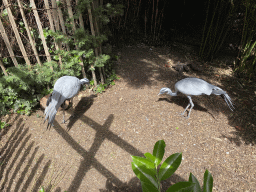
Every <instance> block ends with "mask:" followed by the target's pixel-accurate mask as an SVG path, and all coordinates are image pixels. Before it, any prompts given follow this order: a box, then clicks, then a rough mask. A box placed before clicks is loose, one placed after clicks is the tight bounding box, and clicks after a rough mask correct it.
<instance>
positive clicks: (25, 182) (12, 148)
mask: <svg viewBox="0 0 256 192" xmlns="http://www.w3.org/2000/svg"><path fill="white" fill-rule="evenodd" d="M17 118H18V117H17ZM16 120H17V126H16V128H15V129H14V131H13V132H12V133H11V135H10V137H9V138H8V140H7V141H6V143H5V145H4V146H3V147H2V148H1V151H0V154H1V157H0V164H1V166H0V183H1V186H0V189H1V191H3V190H4V191H14V192H20V191H22V192H26V191H27V190H28V189H29V187H30V186H31V185H33V189H32V191H38V190H39V188H40V186H41V185H42V182H43V180H44V178H45V176H46V174H47V172H48V169H49V166H50V164H51V161H50V160H49V161H48V162H47V163H46V164H45V165H44V167H43V171H42V172H41V173H40V174H39V176H38V175H37V174H38V170H39V168H40V167H41V166H43V160H44V158H45V155H44V154H42V155H41V156H40V157H39V158H38V159H37V161H36V163H35V164H33V162H34V161H35V159H36V158H37V156H38V151H39V147H35V142H34V141H32V142H30V140H31V134H29V128H25V127H24V123H23V122H22V119H21V118H20V119H15V121H16ZM36 177H37V178H36ZM34 180H36V182H35V183H33V181H34Z"/></svg>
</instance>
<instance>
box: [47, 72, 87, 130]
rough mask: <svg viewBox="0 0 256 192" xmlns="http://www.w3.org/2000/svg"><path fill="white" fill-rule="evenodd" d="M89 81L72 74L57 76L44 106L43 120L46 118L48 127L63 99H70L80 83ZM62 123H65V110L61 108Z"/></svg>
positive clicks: (79, 86) (75, 93)
mask: <svg viewBox="0 0 256 192" xmlns="http://www.w3.org/2000/svg"><path fill="white" fill-rule="evenodd" d="M89 83H90V81H89V80H88V79H86V78H84V79H81V80H79V79H78V78H76V77H73V76H63V77H61V78H59V79H58V80H57V81H56V83H55V84H54V88H53V92H52V94H51V96H50V97H49V98H48V100H47V103H46V106H47V107H46V108H45V111H44V114H45V120H44V122H45V121H46V120H47V119H48V118H49V120H48V125H47V129H48V127H49V128H50V127H51V126H52V125H53V121H54V119H55V115H56V113H57V111H58V109H59V107H60V106H61V105H62V104H63V103H64V102H65V100H68V99H72V98H73V97H74V96H76V95H77V94H78V92H79V90H80V88H81V85H84V84H89ZM63 123H65V111H64V109H63Z"/></svg>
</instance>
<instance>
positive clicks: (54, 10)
mask: <svg viewBox="0 0 256 192" xmlns="http://www.w3.org/2000/svg"><path fill="white" fill-rule="evenodd" d="M52 15H53V18H54V21H55V28H56V31H59V30H60V22H59V19H58V14H57V4H56V1H55V0H52Z"/></svg>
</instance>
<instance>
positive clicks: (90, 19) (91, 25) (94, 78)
mask: <svg viewBox="0 0 256 192" xmlns="http://www.w3.org/2000/svg"><path fill="white" fill-rule="evenodd" d="M87 9H88V13H89V21H90V27H91V33H92V35H93V36H95V31H94V27H93V19H92V10H91V6H90V5H88V8H87ZM91 68H92V69H95V68H94V66H93V65H91ZM92 77H93V80H94V85H96V86H97V80H96V75H95V72H94V70H92Z"/></svg>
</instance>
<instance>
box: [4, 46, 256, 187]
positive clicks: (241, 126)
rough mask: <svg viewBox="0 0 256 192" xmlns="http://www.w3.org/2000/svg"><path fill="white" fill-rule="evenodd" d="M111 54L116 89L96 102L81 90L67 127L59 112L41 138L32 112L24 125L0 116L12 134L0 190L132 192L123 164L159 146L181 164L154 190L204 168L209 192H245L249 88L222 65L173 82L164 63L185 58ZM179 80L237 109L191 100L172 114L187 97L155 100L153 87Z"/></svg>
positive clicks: (151, 51) (133, 182)
mask: <svg viewBox="0 0 256 192" xmlns="http://www.w3.org/2000/svg"><path fill="white" fill-rule="evenodd" d="M120 53H121V58H120V60H119V61H118V63H117V74H118V75H119V76H120V79H119V80H118V81H116V85H115V86H113V87H111V88H109V89H108V90H107V91H106V92H105V93H103V94H100V95H98V96H97V97H95V96H94V95H93V93H92V92H89V90H87V91H85V92H81V93H80V94H79V95H78V96H77V97H75V98H74V102H75V108H71V109H69V110H68V111H67V114H73V113H75V118H71V119H70V120H68V121H67V123H66V124H60V122H62V112H59V113H58V114H57V115H56V119H55V122H54V127H52V128H51V130H50V131H47V130H46V123H45V124H43V119H44V115H43V111H41V110H38V111H36V112H34V113H33V114H32V115H31V116H29V117H28V116H19V115H9V116H6V117H4V118H3V120H4V121H6V122H7V123H9V124H11V126H10V127H8V128H6V129H4V130H1V135H0V139H1V140H0V141H1V146H0V147H1V151H0V162H1V167H0V169H1V171H0V188H1V189H0V190H1V191H3V192H7V191H38V190H39V188H40V187H41V186H44V188H45V189H46V191H56V192H57V191H68V192H75V191H81V192H82V191H83V192H84V191H101V192H108V191H116V192H117V191H118V192H121V191H131V192H136V191H141V187H140V183H139V180H138V179H137V178H136V177H135V175H134V173H133V171H132V169H131V157H130V156H131V155H137V156H143V154H144V153H146V152H152V150H153V146H154V144H155V142H156V141H158V140H160V139H164V140H165V142H166V154H165V157H164V158H166V157H168V156H169V155H171V154H172V153H176V152H182V156H183V160H182V163H181V165H180V167H179V168H178V170H177V171H176V172H175V174H174V175H173V176H172V177H171V178H170V179H168V180H167V181H165V182H163V188H164V189H167V188H168V187H169V186H170V185H171V184H173V183H176V182H179V181H185V180H188V177H189V173H190V172H192V173H193V174H194V175H195V176H196V177H197V178H198V180H199V181H200V183H201V184H202V180H203V174H204V171H205V169H208V170H209V171H210V172H211V173H212V175H213V179H214V191H246V190H247V191H254V190H255V189H256V183H255V182H256V179H255V169H256V167H255V162H256V154H255V145H254V144H255V136H256V134H255V133H256V130H255V129H256V128H255V125H256V123H255V119H256V118H255V111H254V110H255V106H256V105H255V93H254V91H255V89H254V88H255V87H253V86H254V85H253V84H244V83H241V82H240V81H239V80H237V79H235V78H234V77H233V76H232V74H230V69H229V68H228V67H227V66H221V65H213V64H207V65H203V67H204V70H203V71H202V72H195V71H189V72H186V73H184V74H183V75H182V76H180V75H178V73H177V72H176V71H175V70H174V69H173V68H172V67H171V65H172V64H175V63H176V62H178V61H180V62H185V59H184V58H188V59H193V57H194V56H193V54H186V52H185V51H184V50H177V48H175V49H174V48H172V47H162V48H154V47H147V46H143V45H139V46H130V47H125V48H123V49H122V50H120ZM219 71H222V73H221V74H220V73H219ZM184 76H193V77H200V78H203V79H205V80H207V81H208V82H210V83H212V84H214V85H217V86H220V87H221V88H223V89H224V90H225V91H227V92H228V94H229V95H230V96H231V98H232V99H233V101H234V103H235V107H236V110H235V111H234V112H232V111H230V110H229V108H228V106H227V105H226V103H225V101H224V100H223V99H222V98H221V97H220V96H215V95H212V96H198V97H192V99H193V102H194V104H195V107H194V109H193V110H192V112H191V117H190V119H185V118H184V117H182V116H180V113H181V112H182V111H183V110H184V107H186V105H187V104H188V100H187V98H186V97H183V96H179V97H173V98H170V97H167V96H164V97H160V98H159V97H158V96H157V94H158V93H159V90H160V88H162V87H169V88H171V89H173V88H174V84H175V82H176V81H177V80H179V79H181V78H184ZM239 84H241V85H239ZM68 117H69V115H66V119H68ZM163 191H164V190H163Z"/></svg>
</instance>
